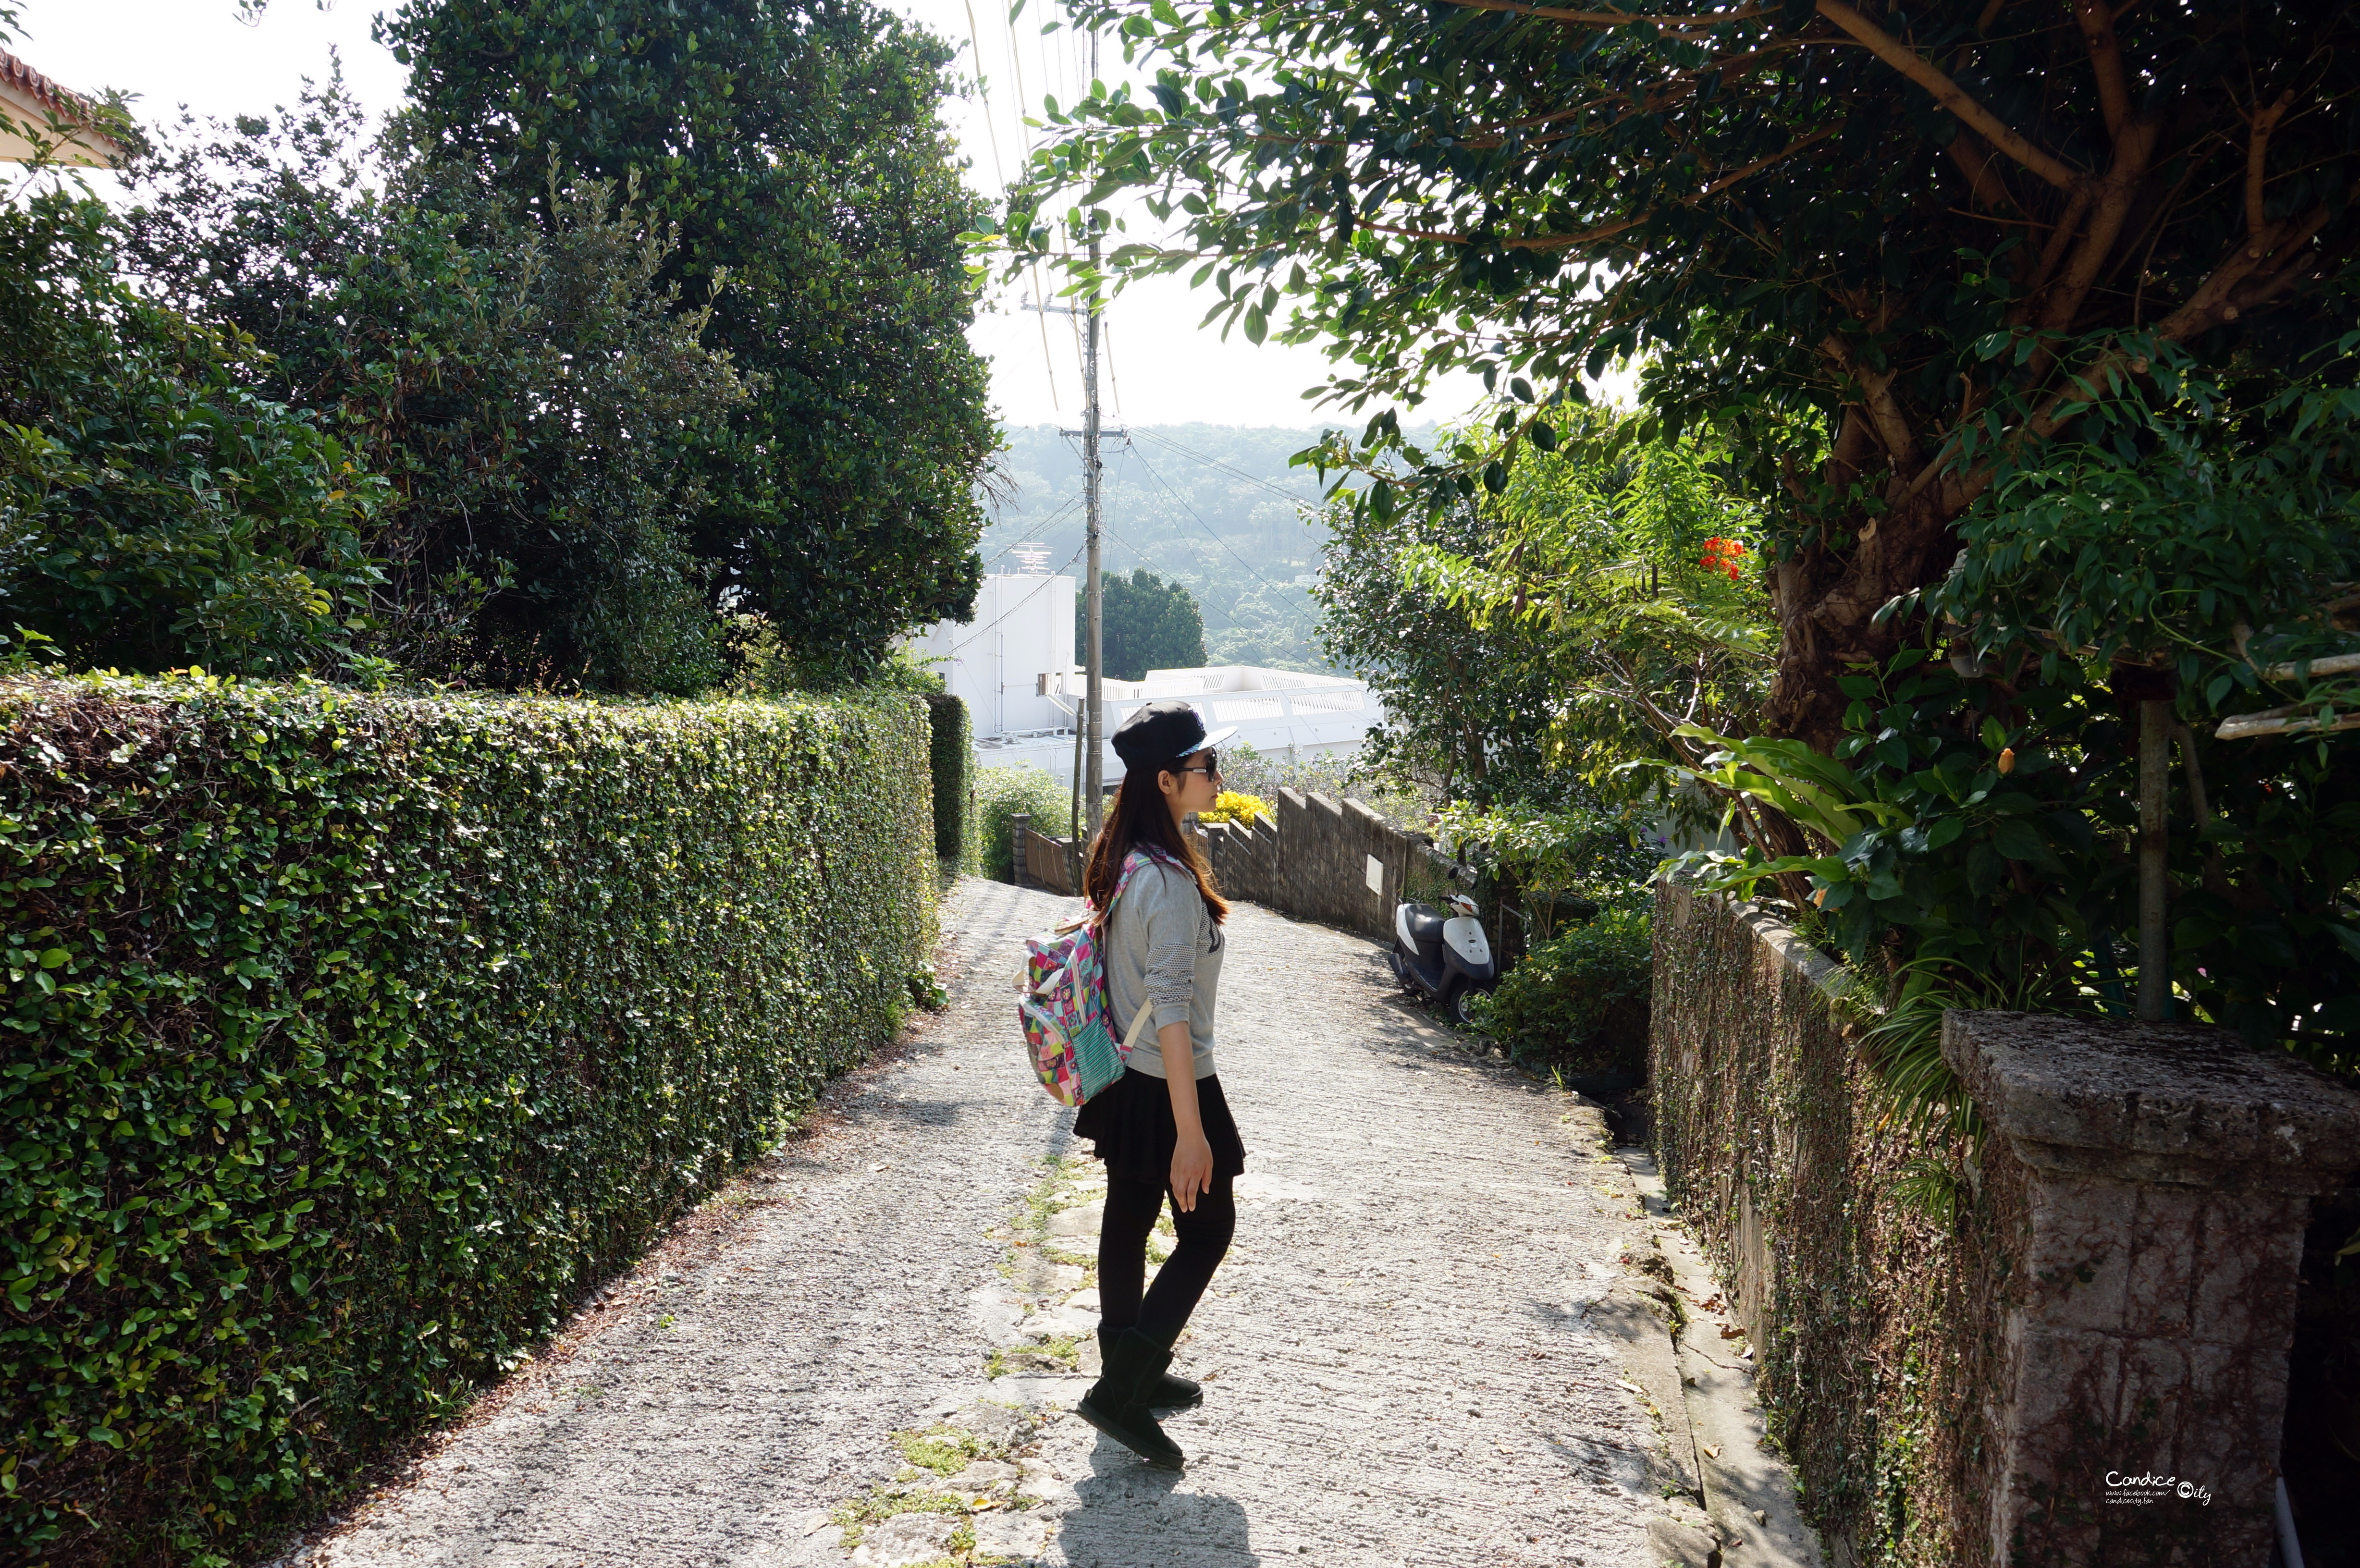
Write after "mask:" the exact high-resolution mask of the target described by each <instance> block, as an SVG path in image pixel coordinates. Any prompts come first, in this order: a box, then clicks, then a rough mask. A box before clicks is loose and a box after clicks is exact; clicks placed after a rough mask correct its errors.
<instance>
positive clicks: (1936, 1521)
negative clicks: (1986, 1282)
mask: <svg viewBox="0 0 2360 1568" xmlns="http://www.w3.org/2000/svg"><path fill="white" fill-rule="evenodd" d="M1842 978H1843V976H1842V972H1841V968H1840V966H1839V965H1837V964H1835V963H1834V962H1832V961H1831V960H1830V959H1828V958H1827V957H1825V956H1824V955H1822V954H1820V953H1817V952H1816V951H1814V950H1813V949H1812V948H1811V947H1810V946H1809V944H1808V943H1807V942H1803V941H1802V940H1801V939H1800V938H1799V937H1797V935H1796V934H1795V933H1794V932H1793V931H1789V930H1788V929H1787V928H1786V927H1785V926H1783V925H1781V924H1780V923H1778V922H1777V921H1776V920H1772V919H1771V918H1770V917H1769V916H1768V915H1766V914H1765V913H1763V912H1761V911H1760V910H1757V909H1751V908H1748V907H1746V906H1743V905H1738V904H1735V903H1732V902H1731V901H1728V900H1725V899H1722V898H1716V897H1712V896H1710V895H1703V894H1698V893H1694V892H1691V891H1689V890H1688V889H1686V888H1683V887H1677V886H1670V885H1667V886H1665V887H1661V888H1659V889H1658V891H1657V895H1656V900H1655V984H1654V996H1653V997H1652V1007H1653V1013H1652V1022H1651V1026H1650V1030H1649V1040H1648V1074H1647V1076H1648V1083H1649V1085H1650V1095H1651V1098H1652V1101H1653V1105H1652V1109H1653V1111H1654V1114H1655V1137H1656V1152H1657V1157H1658V1160H1660V1162H1661V1166H1662V1169H1663V1171H1664V1176H1665V1181H1666V1186H1667V1187H1668V1188H1669V1189H1670V1191H1671V1192H1672V1193H1673V1194H1674V1196H1675V1197H1676V1199H1677V1202H1678V1203H1679V1206H1680V1208H1681V1211H1682V1214H1683V1217H1684V1218H1685V1219H1686V1220H1687V1222H1688V1225H1689V1226H1690V1228H1691V1229H1692V1230H1693V1231H1694V1232H1695V1233H1696V1235H1697V1236H1698V1238H1699V1241H1700V1243H1701V1244H1702V1245H1703V1247H1704V1249H1705V1251H1706V1252H1707V1254H1708V1256H1710V1258H1712V1260H1713V1263H1714V1265H1715V1269H1716V1271H1717V1272H1718V1273H1719V1275H1720V1278H1721V1281H1722V1285H1723V1289H1724V1290H1725V1291H1726V1292H1727V1294H1728V1297H1729V1301H1730V1304H1731V1306H1732V1308H1733V1309H1734V1310H1735V1311H1736V1312H1737V1315H1738V1318H1739V1321H1740V1322H1742V1323H1743V1324H1744V1325H1745V1328H1746V1331H1747V1341H1748V1345H1750V1347H1751V1348H1752V1349H1753V1350H1754V1355H1755V1367H1756V1386H1757V1388H1759V1390H1760V1392H1761V1395H1762V1399H1763V1403H1764V1407H1765V1411H1766V1413H1767V1415H1768V1418H1769V1423H1770V1427H1771V1430H1772V1432H1773V1433H1774V1434H1775V1436H1776V1438H1777V1439H1778V1441H1779V1443H1780V1444H1781V1445H1782V1446H1783V1447H1784V1448H1785V1450H1786V1454H1787V1456H1788V1458H1789V1460H1790V1461H1791V1462H1792V1463H1793V1464H1794V1465H1795V1467H1796V1469H1797V1471H1798V1472H1799V1474H1800V1475H1801V1477H1802V1480H1803V1482H1804V1489H1805V1493H1806V1496H1807V1497H1808V1511H1809V1514H1810V1518H1811V1522H1812V1523H1813V1524H1814V1525H1815V1526H1817V1527H1818V1528H1819V1531H1820V1533H1821V1536H1822V1538H1823V1539H1824V1540H1825V1541H1827V1543H1828V1546H1829V1549H1830V1555H1831V1557H1832V1559H1833V1560H1834V1562H1836V1563H1928V1564H1931V1563H1959V1564H1961V1565H1970V1564H1980V1563H1982V1562H1983V1559H1982V1558H1981V1557H1980V1556H1979V1555H1978V1554H1977V1553H1976V1552H1974V1551H1973V1550H1972V1549H1971V1548H1970V1547H1969V1545H1968V1544H1967V1541H1968V1538H1969V1537H1971V1536H1972V1533H1973V1525H1974V1510H1973V1506H1972V1498H1971V1497H1970V1496H1969V1495H1968V1491H1967V1479H1968V1478H1967V1475H1966V1474H1965V1470H1964V1460H1965V1456H1966V1455H1967V1454H1969V1453H1971V1452H1972V1451H1973V1450H1974V1449H1975V1448H1976V1447H1977V1445H1978V1444H1979V1443H1981V1442H1982V1441H1983V1430H1982V1427H1981V1425H1980V1420H1981V1418H1980V1416H1979V1414H1977V1413H1976V1402H1975V1401H1974V1400H1972V1399H1970V1398H1969V1397H1968V1393H1969V1391H1970V1390H1972V1388H1975V1386H1976V1385H1977V1383H1978V1381H1979V1379H1980V1378H1981V1377H1982V1376H1983V1371H1984V1368H1985V1365H1986V1363H1987V1361H1988V1358H1989V1353H1988V1347H1987V1346H1986V1345H1984V1344H1983V1342H1982V1341H1981V1340H1980V1339H1979V1338H1978V1337H1977V1335H1976V1334H1974V1333H1973V1332H1972V1330H1970V1329H1965V1328H1963V1327H1962V1326H1961V1325H1963V1324H1964V1323H1967V1322H1968V1321H1970V1320H1971V1319H1972V1310H1971V1309H1970V1308H1969V1306H1968V1297H1969V1296H1970V1294H1971V1290H1972V1284H1971V1281H1972V1279H1973V1277H1974V1268H1973V1261H1974V1259H1973V1255H1972V1241H1971V1240H1968V1241H1962V1240H1961V1238H1960V1237H1959V1236H1955V1235H1953V1234H1952V1233H1951V1230H1950V1227H1948V1226H1946V1225H1942V1224H1940V1223H1939V1221H1937V1220H1936V1219H1934V1218H1931V1217H1928V1216H1927V1215H1925V1214H1920V1213H1917V1212H1915V1211H1913V1210H1911V1209H1910V1208H1907V1207H1906V1206H1904V1205H1901V1204H1899V1203H1896V1202H1894V1201H1893V1199H1892V1198H1891V1196H1890V1195H1889V1189H1890V1183H1891V1182H1892V1181H1893V1179H1894V1178H1895V1177H1896V1176H1897V1175H1898V1174H1899V1173H1900V1171H1901V1169H1902V1167H1903V1166H1904V1165H1905V1164H1906V1163H1907V1160H1908V1159H1909V1158H1910V1156H1909V1153H1908V1151H1907V1149H1905V1148H1904V1147H1902V1146H1901V1145H1900V1144H1899V1142H1898V1141H1897V1140H1895V1139H1892V1138H1887V1137H1885V1136H1884V1135H1881V1134H1880V1133H1879V1132H1878V1130H1877V1122H1878V1119H1879V1118H1878V1115H1877V1111H1876V1108H1875V1106H1874V1104H1873V1100H1872V1095H1871V1094H1870V1087H1869V1084H1868V1083H1867V1081H1866V1074H1865V1073H1864V1071H1863V1068H1862V1066H1861V1065H1860V1064H1859V1063H1857V1062H1855V1061H1854V1053H1853V1051H1852V1045H1851V1042H1850V1041H1849V1040H1847V1039H1846V1038H1845V1033H1844V1030H1845V1022H1844V1019H1843V1018H1841V1015H1840V1014H1839V1011H1838V1009H1837V1008H1836V1007H1835V1004H1834V993H1835V992H1836V991H1837V990H1839V989H1840V988H1841V984H1842ZM1930 1152H1931V1153H1932V1154H1933V1155H1935V1156H1938V1157H1939V1156H1940V1155H1950V1156H1953V1157H1956V1156H1958V1155H1960V1154H1961V1152H1962V1151H1961V1150H1959V1149H1941V1150H1936V1151H1930ZM1738 1348H1741V1347H1739V1346H1736V1345H1732V1346H1731V1349H1732V1351H1734V1350H1736V1349H1738Z"/></svg>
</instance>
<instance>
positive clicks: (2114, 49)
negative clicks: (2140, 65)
mask: <svg viewBox="0 0 2360 1568" xmlns="http://www.w3.org/2000/svg"><path fill="white" fill-rule="evenodd" d="M2073 20H2074V21H2075V22H2076V23H2077V24H2078V25H2079V26H2080V27H2081V41H2082V43H2084V44H2085V45H2087V46H2088V47H2089V50H2090V69H2091V71H2092V72H2094V73H2095V74H2096V76H2097V78H2098V105H2099V107H2100V108H2101V109H2102V110H2103V111H2104V113H2105V116H2106V134H2107V135H2108V136H2112V137H2114V139H2115V140H2116V141H2117V142H2119V141H2121V140H2122V136H2123V126H2124V125H2127V124H2128V123H2129V121H2130V117H2131V90H2130V83H2129V82H2127V81H2126V80H2125V77H2124V75H2123V49H2122V45H2121V44H2120V43H2119V42H2117V41H2116V40H2115V38H2114V13H2113V12H2112V11H2111V10H2109V9H2108V8H2107V7H2106V5H2105V4H2104V0H2074V4H2073Z"/></svg>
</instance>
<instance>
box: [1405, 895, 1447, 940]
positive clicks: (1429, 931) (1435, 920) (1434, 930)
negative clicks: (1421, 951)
mask: <svg viewBox="0 0 2360 1568" xmlns="http://www.w3.org/2000/svg"><path fill="white" fill-rule="evenodd" d="M1442 921H1443V914H1442V911H1441V910H1439V909H1428V908H1427V907H1426V905H1424V904H1412V905H1411V906H1410V907H1409V922H1408V923H1409V934H1410V935H1411V936H1412V937H1413V938H1415V940H1416V942H1417V944H1418V946H1420V947H1427V946H1431V945H1433V944H1435V943H1438V942H1441V941H1442Z"/></svg>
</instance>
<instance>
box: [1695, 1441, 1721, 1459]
mask: <svg viewBox="0 0 2360 1568" xmlns="http://www.w3.org/2000/svg"><path fill="white" fill-rule="evenodd" d="M1697 1446H1698V1447H1699V1448H1701V1449H1703V1450H1704V1456H1705V1457H1706V1458H1707V1459H1718V1458H1720V1457H1721V1450H1720V1449H1718V1448H1715V1447H1714V1446H1713V1445H1712V1444H1711V1443H1698V1444H1697Z"/></svg>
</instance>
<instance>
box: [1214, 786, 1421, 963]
mask: <svg viewBox="0 0 2360 1568" xmlns="http://www.w3.org/2000/svg"><path fill="white" fill-rule="evenodd" d="M1272 806H1273V809H1274V810H1275V811H1277V813H1278V821H1277V822H1276V823H1275V824H1274V825H1270V826H1264V825H1260V824H1257V825H1255V826H1252V827H1244V826H1241V825H1240V824H1237V823H1232V822H1218V823H1215V824H1213V825H1212V826H1210V827H1207V828H1203V829H1200V830H1199V832H1200V833H1201V834H1202V837H1201V838H1200V840H1199V842H1200V843H1202V844H1204V846H1205V850H1206V855H1207V858H1208V859H1210V861H1211V862H1212V866H1213V877H1214V880H1215V881H1217V882H1218V884H1219V885H1220V888H1221V891H1222V892H1223V893H1224V894H1226V895H1227V896H1229V897H1230V898H1248V899H1251V900H1252V901H1253V902H1255V903H1257V904H1262V905H1264V906H1265V907H1267V908H1270V909H1276V910H1277V911H1279V912H1280V913H1281V914H1284V915H1292V916H1293V917H1295V919H1296V920H1317V921H1319V922H1321V923H1322V924H1324V925H1331V926H1339V927H1341V928H1342V929H1344V930H1345V931H1357V932H1359V933H1360V935H1362V936H1365V937H1367V938H1368V939H1369V940H1370V941H1371V942H1392V941H1393V906H1394V905H1395V904H1396V903H1398V902H1399V901H1400V899H1401V889H1402V881H1403V878H1404V877H1406V876H1407V875H1408V872H1409V867H1410V864H1411V861H1412V858H1413V857H1414V856H1415V855H1416V854H1417V853H1418V852H1419V850H1420V849H1421V847H1423V846H1424V845H1425V844H1426V839H1425V837H1424V835H1422V834H1414V833H1406V832H1404V831H1403V830H1402V829H1400V828H1397V827H1395V826H1393V824H1392V823H1391V822H1386V821H1385V820H1384V818H1382V817H1381V816H1379V815H1378V814H1377V813H1376V812H1375V811H1372V810H1371V809H1370V808H1369V807H1368V806H1366V805H1363V804H1362V803H1361V802H1360V801H1358V800H1336V799H1334V798H1333V797H1330V796H1327V795H1318V794H1311V793H1306V791H1303V790H1299V789H1281V790H1279V791H1278V798H1277V799H1276V800H1273V802H1272Z"/></svg>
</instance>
